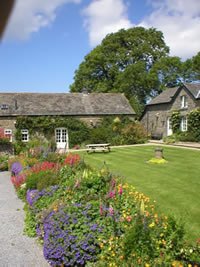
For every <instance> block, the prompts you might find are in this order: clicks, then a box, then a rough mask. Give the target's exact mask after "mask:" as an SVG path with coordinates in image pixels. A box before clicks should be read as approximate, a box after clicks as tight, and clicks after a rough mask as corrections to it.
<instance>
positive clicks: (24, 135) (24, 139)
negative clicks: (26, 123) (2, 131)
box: [21, 129, 29, 142]
mask: <svg viewBox="0 0 200 267" xmlns="http://www.w3.org/2000/svg"><path fill="white" fill-rule="evenodd" d="M21 134H22V142H28V141H29V135H28V130H26V129H24V130H22V131H21Z"/></svg>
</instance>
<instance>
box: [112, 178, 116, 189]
mask: <svg viewBox="0 0 200 267" xmlns="http://www.w3.org/2000/svg"><path fill="white" fill-rule="evenodd" d="M115 183H116V182H115V179H113V181H112V186H111V188H112V189H113V188H114V186H115Z"/></svg>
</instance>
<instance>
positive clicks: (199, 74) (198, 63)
mask: <svg viewBox="0 0 200 267" xmlns="http://www.w3.org/2000/svg"><path fill="white" fill-rule="evenodd" d="M192 67H193V70H194V71H195V73H196V74H195V76H196V78H197V79H198V80H200V52H198V53H197V55H196V56H194V57H193V58H192Z"/></svg>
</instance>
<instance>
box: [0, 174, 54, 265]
mask: <svg viewBox="0 0 200 267" xmlns="http://www.w3.org/2000/svg"><path fill="white" fill-rule="evenodd" d="M23 207H24V203H23V202H22V201H21V200H19V199H18V198H17V196H16V193H15V190H14V187H13V185H12V184H11V182H10V173H9V172H0V267H36V266H37V267H47V266H49V264H48V263H47V262H46V261H45V259H44V257H43V251H42V247H41V246H40V245H39V244H38V243H37V241H36V239H34V238H30V237H27V236H25V235H23V228H24V211H23Z"/></svg>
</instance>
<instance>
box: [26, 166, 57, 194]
mask: <svg viewBox="0 0 200 267" xmlns="http://www.w3.org/2000/svg"><path fill="white" fill-rule="evenodd" d="M59 183H60V179H59V176H58V174H57V173H54V172H52V171H50V170H43V171H40V172H33V173H32V174H31V175H29V176H28V177H27V179H26V188H27V189H29V190H30V189H31V190H33V189H38V190H39V191H41V190H43V189H44V188H47V187H48V186H50V185H56V184H59Z"/></svg>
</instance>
